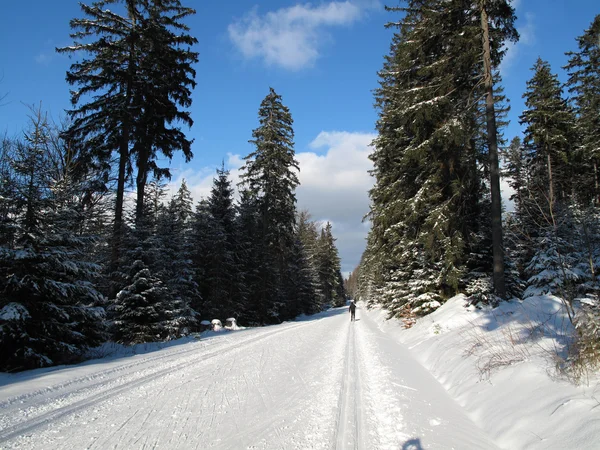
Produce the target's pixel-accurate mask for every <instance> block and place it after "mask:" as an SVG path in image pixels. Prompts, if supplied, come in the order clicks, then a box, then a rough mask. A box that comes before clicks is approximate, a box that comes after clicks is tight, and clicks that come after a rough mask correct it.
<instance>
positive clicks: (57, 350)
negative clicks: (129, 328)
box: [0, 109, 104, 371]
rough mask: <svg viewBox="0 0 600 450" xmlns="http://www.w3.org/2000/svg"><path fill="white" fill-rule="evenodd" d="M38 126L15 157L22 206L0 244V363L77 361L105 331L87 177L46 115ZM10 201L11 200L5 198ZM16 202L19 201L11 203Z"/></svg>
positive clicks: (5, 366)
mask: <svg viewBox="0 0 600 450" xmlns="http://www.w3.org/2000/svg"><path fill="white" fill-rule="evenodd" d="M32 111H33V114H32V116H31V117H30V119H31V127H30V129H29V130H27V132H26V133H25V139H24V142H22V143H20V144H19V145H18V147H17V148H16V149H15V153H14V155H13V157H14V159H13V161H12V162H11V165H12V168H11V172H12V174H13V183H14V187H15V190H14V195H13V196H12V197H11V198H7V199H4V200H5V201H6V202H7V203H8V205H7V204H4V205H3V206H8V207H9V210H11V209H12V206H18V209H12V211H13V212H16V213H17V214H16V216H15V217H14V222H13V227H12V236H11V239H9V240H4V239H3V242H2V243H1V245H0V349H1V350H0V360H1V361H2V364H1V365H0V370H5V371H6V370H7V371H14V370H23V369H31V368H36V367H44V366H49V365H54V364H59V363H68V362H73V361H74V360H76V359H77V358H79V357H80V356H81V354H82V353H83V352H85V350H86V349H87V348H88V347H90V346H94V345H97V344H99V343H100V342H101V341H102V340H103V338H104V336H103V325H104V323H103V321H104V309H103V307H102V306H103V304H104V297H103V296H102V295H101V294H100V293H99V292H98V291H97V290H96V288H95V286H94V281H95V278H96V275H97V272H98V269H99V267H98V266H97V265H95V264H94V263H93V262H91V261H90V260H89V259H88V255H87V254H86V251H87V249H88V248H89V247H90V245H91V244H92V237H91V236H88V235H85V234H83V233H81V230H80V229H79V224H80V223H81V210H80V208H79V198H80V197H81V196H82V195H83V194H84V190H83V189H82V186H81V184H79V183H77V182H74V181H73V180H74V178H73V173H72V171H73V165H72V164H58V165H56V164H53V162H55V161H61V160H62V159H63V158H64V156H65V153H66V150H65V148H64V147H53V146H51V145H49V143H50V141H51V139H52V134H51V133H52V130H51V129H50V127H49V125H48V122H47V121H46V118H45V115H44V114H43V113H42V112H41V110H39V109H38V110H32ZM3 203H4V202H3ZM10 204H12V205H10Z"/></svg>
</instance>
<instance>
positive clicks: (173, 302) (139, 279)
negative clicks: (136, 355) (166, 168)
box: [111, 180, 195, 344]
mask: <svg viewBox="0 0 600 450" xmlns="http://www.w3.org/2000/svg"><path fill="white" fill-rule="evenodd" d="M147 194H148V195H147V196H146V198H145V203H144V212H143V213H142V216H141V217H138V216H137V214H135V213H131V215H130V217H129V218H128V223H129V228H128V230H129V231H128V232H127V233H126V234H125V236H124V243H125V244H126V245H125V249H124V251H123V252H122V260H121V261H120V264H119V266H120V267H122V268H123V269H124V270H126V271H127V272H126V273H122V274H121V275H120V278H121V283H122V284H121V286H122V287H121V289H120V290H119V291H118V293H117V295H116V297H115V298H114V300H113V305H112V308H111V312H112V314H113V316H114V320H113V329H112V334H113V338H114V339H115V341H117V342H121V343H124V344H137V343H141V342H154V341H164V340H171V339H176V338H178V337H180V336H182V335H184V334H185V333H186V331H190V328H193V327H194V326H195V317H194V315H193V313H192V311H191V309H190V307H189V305H188V304H187V301H186V300H187V299H184V298H182V296H181V295H178V292H176V291H175V292H173V291H172V290H170V289H169V288H168V286H167V284H166V283H165V282H164V281H163V280H162V279H161V276H162V277H164V278H167V279H169V280H170V278H171V276H172V273H171V268H169V267H167V264H168V263H169V261H166V260H165V257H166V256H168V255H169V248H168V247H167V243H166V242H165V241H166V239H165V238H164V236H161V234H160V233H159V225H160V224H161V219H162V218H163V217H165V215H166V211H165V210H166V207H165V205H164V203H163V199H164V198H165V196H166V189H165V185H164V184H163V183H161V182H158V181H156V180H153V181H152V182H151V183H150V184H149V185H148V192H147Z"/></svg>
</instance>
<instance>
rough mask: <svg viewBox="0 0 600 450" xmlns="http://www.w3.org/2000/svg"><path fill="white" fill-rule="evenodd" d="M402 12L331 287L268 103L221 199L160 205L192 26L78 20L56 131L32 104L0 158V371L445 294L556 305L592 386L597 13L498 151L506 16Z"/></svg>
mask: <svg viewBox="0 0 600 450" xmlns="http://www.w3.org/2000/svg"><path fill="white" fill-rule="evenodd" d="M401 5H402V6H394V7H387V8H386V9H387V11H388V12H389V17H390V22H389V23H388V24H387V27H388V28H389V29H390V30H391V31H392V32H393V36H392V40H391V44H390V50H389V53H388V54H387V55H386V56H385V57H384V61H383V64H382V68H381V70H380V71H379V72H378V79H379V86H378V87H377V88H376V89H375V92H374V95H375V108H376V111H377V113H378V119H377V122H376V124H375V128H376V131H377V137H376V138H375V140H374V142H373V145H372V153H371V155H370V159H371V161H372V163H373V170H372V172H371V175H372V177H373V181H374V185H373V187H372V189H371V190H370V192H369V195H370V201H371V205H370V211H369V213H368V215H367V217H366V219H367V220H368V221H369V223H370V231H369V233H368V237H367V241H366V249H365V251H364V253H363V255H362V258H361V261H360V264H359V266H358V267H357V268H356V269H355V270H354V271H353V272H352V274H351V275H350V276H349V278H348V279H347V280H343V279H342V274H341V269H340V258H339V255H338V250H337V248H336V245H335V238H334V236H333V230H332V225H331V224H330V223H325V224H322V223H319V222H316V221H313V220H312V219H311V215H310V212H309V211H298V209H297V207H296V194H295V191H296V188H297V187H298V186H299V183H300V182H299V178H298V171H299V170H300V167H299V163H298V161H297V160H296V158H295V150H294V128H293V124H294V122H293V119H292V115H291V112H290V110H289V108H288V107H287V106H285V105H284V103H283V98H282V96H281V95H279V94H278V93H277V92H276V91H275V90H274V89H273V88H270V89H268V93H267V95H266V96H265V97H264V99H263V101H262V103H261V104H260V105H257V106H258V124H257V127H256V128H254V129H253V130H248V136H249V138H250V140H249V142H250V143H251V145H252V147H253V151H252V152H251V153H250V154H248V155H247V156H246V157H245V159H244V165H243V167H242V168H241V181H240V183H239V184H238V185H235V186H234V185H233V183H232V181H231V179H230V174H229V171H228V170H227V169H226V168H225V166H224V165H222V166H221V168H220V169H218V170H217V171H216V174H215V178H214V182H213V186H212V191H211V193H210V195H209V196H207V198H203V199H199V200H198V201H197V202H196V204H194V199H192V196H191V193H190V190H189V189H188V187H187V185H186V183H185V182H183V183H182V184H181V186H180V188H179V190H178V191H177V192H176V193H175V194H174V195H169V193H168V191H167V189H166V183H165V182H166V181H167V180H169V179H170V176H171V172H170V170H169V167H163V166H162V164H163V161H165V160H167V161H169V160H171V158H173V156H174V155H176V154H177V155H180V156H182V157H183V158H185V160H186V161H189V160H191V159H192V157H193V152H192V146H193V145H192V144H193V143H192V141H191V140H190V139H189V138H188V137H187V136H186V134H185V133H184V132H183V131H182V128H181V127H182V126H187V127H190V126H192V125H193V117H192V116H191V114H190V111H189V108H190V106H191V102H192V92H193V90H194V88H195V87H196V71H195V69H194V67H195V65H196V64H197V63H198V60H199V54H198V53H197V52H196V51H195V46H196V45H197V44H198V41H197V39H196V38H195V37H194V36H193V34H192V31H191V30H190V29H189V28H188V26H187V25H186V24H185V19H186V18H187V17H189V16H191V15H193V14H195V11H194V10H193V9H192V8H189V7H185V6H183V5H182V4H181V2H180V1H179V0H99V1H96V2H94V3H91V4H90V5H86V4H81V10H82V11H81V13H82V17H81V18H73V19H72V20H71V21H70V27H71V30H72V32H71V39H72V40H73V44H72V45H69V46H64V47H59V48H57V49H56V51H57V52H58V53H59V54H65V55H69V56H70V57H71V58H72V60H73V61H74V62H73V63H72V64H71V66H70V69H69V70H68V72H67V73H66V82H67V84H68V85H69V86H70V88H71V91H70V93H71V98H70V100H71V105H72V108H71V109H70V110H68V111H67V116H66V119H65V121H64V123H60V124H55V123H53V122H52V121H51V120H49V119H48V117H47V115H46V113H45V112H44V111H43V109H42V107H41V106H40V107H36V106H32V107H31V110H30V114H29V117H28V120H27V123H26V125H25V126H24V127H23V132H22V134H21V135H19V136H16V137H13V136H4V138H3V139H2V141H1V143H0V180H1V184H0V344H1V345H0V361H1V363H0V370H2V371H10V372H12V371H20V370H25V369H31V368H36V367H44V366H50V365H55V364H63V363H69V362H76V361H79V360H81V358H82V357H84V355H85V354H86V351H87V350H88V349H90V348H92V347H94V346H97V345H99V344H101V343H103V342H107V341H114V342H118V343H122V344H126V345H129V344H135V343H142V342H153V341H167V340H172V339H177V338H179V337H182V336H186V335H188V334H191V333H195V332H197V331H198V330H200V327H201V322H202V321H203V320H212V319H214V318H219V319H221V320H224V319H226V318H229V317H233V318H236V320H238V321H239V323H241V324H244V325H249V326H261V325H266V324H274V323H280V322H282V321H285V320H289V319H292V318H294V317H297V316H298V315H300V314H313V313H316V312H319V311H322V310H324V309H326V308H329V307H332V306H341V305H343V304H344V302H345V300H346V297H347V295H348V296H350V297H352V298H355V299H357V300H362V301H364V302H365V303H366V304H367V305H369V306H380V307H383V308H385V309H386V310H387V311H389V317H390V318H398V319H401V320H403V321H404V322H405V323H406V324H407V326H410V324H412V323H414V321H415V320H417V318H418V317H420V316H424V315H427V314H429V313H431V312H433V311H435V310H436V309H437V308H439V307H440V306H441V305H442V304H443V303H444V302H445V301H446V300H448V299H449V298H451V297H453V296H454V295H456V294H458V293H464V294H466V295H467V296H468V298H469V301H470V303H471V304H472V305H478V306H480V307H487V306H490V307H495V306H497V305H498V304H499V303H500V302H503V301H520V300H523V299H526V298H528V297H532V296H539V295H553V296H556V297H557V298H560V301H561V302H562V305H563V307H564V309H565V311H566V312H567V314H568V317H569V319H570V321H571V324H572V325H573V326H574V327H573V329H574V330H575V331H574V336H572V338H573V342H574V345H573V346H572V350H573V351H572V354H570V355H569V362H570V363H572V364H575V365H581V366H586V367H593V368H598V365H599V364H600V330H599V328H600V313H599V304H598V293H599V283H598V282H599V279H598V276H597V275H596V268H597V267H599V266H600V222H599V219H600V215H599V213H598V206H599V204H600V185H599V174H598V161H599V155H600V153H599V152H600V15H598V16H596V17H595V18H590V19H591V21H590V25H589V28H587V29H585V30H581V34H580V35H579V37H578V38H577V39H576V41H575V42H573V49H572V50H571V51H570V52H568V54H567V57H568V64H567V65H566V66H565V67H551V66H550V64H549V63H548V62H547V61H544V60H543V59H541V58H540V59H538V60H537V62H536V63H535V64H534V65H533V67H532V68H531V78H530V79H529V81H528V82H527V86H526V89H525V91H524V92H523V98H524V100H525V105H526V109H525V110H524V111H522V112H521V114H520V118H519V122H520V124H521V126H522V129H523V133H522V136H504V129H505V127H506V113H507V111H508V108H509V107H510V99H508V98H506V97H505V96H504V95H503V88H502V77H501V75H500V70H499V67H500V64H501V62H502V60H503V58H504V56H505V54H506V51H507V48H508V47H507V45H509V44H510V43H515V42H517V41H518V39H519V34H518V32H517V29H516V28H515V20H516V16H515V10H514V8H513V6H511V2H510V1H508V0H450V1H441V0H406V1H403V2H401ZM109 7H110V8H109ZM111 8H112V9H111ZM558 70H561V71H564V72H562V73H564V74H566V76H567V82H566V83H561V82H560V81H559V76H558V72H557V71H558ZM265 91H267V88H265ZM501 181H503V182H505V183H507V184H508V185H509V186H510V187H511V189H512V194H511V197H510V205H511V207H510V208H507V209H505V210H503V206H502V199H501V192H500V183H501Z"/></svg>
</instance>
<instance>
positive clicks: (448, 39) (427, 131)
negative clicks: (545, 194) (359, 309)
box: [365, 0, 516, 311]
mask: <svg viewBox="0 0 600 450" xmlns="http://www.w3.org/2000/svg"><path fill="white" fill-rule="evenodd" d="M406 3H407V7H406V8H388V9H389V10H392V11H401V12H404V13H405V16H404V18H403V19H402V20H401V21H400V22H399V23H396V24H390V25H389V26H391V27H397V28H398V32H397V33H395V34H394V36H393V38H392V45H391V52H390V55H389V56H387V57H386V58H385V62H384V67H383V70H382V71H381V72H380V74H379V75H380V88H379V89H378V90H377V91H376V106H377V107H378V108H379V109H380V117H379V120H378V122H377V129H378V137H377V138H376V139H375V141H374V147H375V149H374V152H373V154H372V155H371V159H372V160H373V163H374V170H373V175H374V176H375V180H376V182H375V186H374V188H373V189H372V190H371V192H370V195H371V199H372V207H371V211H370V214H369V218H370V219H371V221H372V230H371V232H370V239H369V241H368V245H369V246H370V248H368V252H367V253H368V258H367V259H365V263H366V264H370V268H369V270H367V271H365V276H367V274H369V275H368V280H369V283H370V286H371V287H369V291H370V292H373V288H374V289H375V292H377V293H378V294H377V295H381V296H382V302H383V303H384V304H385V306H387V307H389V308H390V309H391V310H392V311H400V309H402V308H404V307H405V306H404V305H408V310H410V309H412V308H418V307H419V306H420V305H421V304H424V303H428V304H431V305H434V304H439V301H440V300H443V299H444V298H445V297H446V296H448V295H452V294H453V293H455V292H457V290H459V289H462V288H464V285H465V283H466V281H467V279H466V277H465V275H466V274H467V273H468V272H469V270H470V268H471V267H472V266H476V265H478V264H479V262H478V261H479V260H480V259H481V254H483V253H484V252H485V245H484V244H485V242H484V240H483V239H482V238H481V236H482V235H483V232H485V230H486V229H487V230H489V229H490V227H489V225H488V223H490V217H489V215H488V216H486V215H485V214H483V213H484V212H485V211H489V206H488V205H489V200H488V198H487V196H488V195H489V193H488V192H487V190H486V187H485V174H486V170H488V169H489V166H488V160H487V155H486V152H487V147H486V145H485V144H484V141H483V139H482V136H485V135H486V134H485V133H486V132H485V131H484V130H483V128H482V125H484V123H482V120H481V117H482V114H481V112H482V109H481V108H482V105H483V104H482V101H481V99H482V98H483V95H484V93H485V92H484V91H483V83H481V79H482V78H483V75H484V70H483V64H482V62H483V60H482V58H481V55H482V51H481V48H482V45H481V43H482V21H481V14H480V8H479V6H481V5H480V4H479V3H478V2H475V1H472V2H466V3H465V2H463V1H450V2H440V1H437V0H425V1H408V2H406ZM487 8H488V9H487V13H488V15H489V29H488V32H489V34H490V35H491V37H492V39H491V48H490V56H491V60H492V67H495V66H497V64H499V62H500V59H501V56H502V51H501V46H502V43H503V42H504V41H505V40H506V39H507V38H511V37H512V36H513V35H514V34H515V33H516V32H515V31H514V27H513V26H512V21H513V20H514V15H513V14H512V9H511V8H510V7H507V3H506V1H499V2H488V3H487ZM496 79H497V77H496ZM495 114H498V111H496V112H495ZM488 248H489V247H488ZM484 259H485V258H484ZM491 269H492V267H491V266H490V267H489V269H486V271H488V272H491ZM436 302H437V303H436Z"/></svg>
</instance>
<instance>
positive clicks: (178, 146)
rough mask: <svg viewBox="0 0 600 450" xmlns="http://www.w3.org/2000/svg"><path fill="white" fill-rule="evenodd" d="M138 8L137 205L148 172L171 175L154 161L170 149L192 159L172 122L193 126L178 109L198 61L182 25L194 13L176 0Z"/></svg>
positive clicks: (155, 0)
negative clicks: (141, 10)
mask: <svg viewBox="0 0 600 450" xmlns="http://www.w3.org/2000/svg"><path fill="white" fill-rule="evenodd" d="M141 4H142V5H143V6H144V8H145V9H146V11H145V14H144V15H143V18H142V20H141V23H140V40H139V42H140V47H141V54H142V59H141V61H140V64H139V73H138V76H139V78H140V80H143V82H144V85H142V86H140V89H139V92H137V96H138V97H137V98H136V103H139V104H141V105H143V112H142V114H141V116H140V117H139V120H138V122H136V127H135V136H134V138H135V144H134V146H133V153H134V154H135V155H136V165H137V170H138V172H137V178H136V187H137V205H143V203H144V188H145V186H146V183H147V178H148V173H149V172H150V171H152V172H153V175H154V177H155V178H158V179H160V178H161V177H162V176H166V177H168V178H169V177H170V172H169V169H168V168H160V167H158V165H157V159H158V158H159V157H161V156H162V157H166V158H168V159H169V160H170V159H171V158H172V157H173V154H174V152H175V151H178V150H181V151H182V153H183V155H184V157H185V160H186V162H189V161H190V159H191V158H192V150H191V144H192V141H191V140H189V139H187V138H186V136H185V134H184V133H183V132H182V131H181V129H180V128H179V126H176V125H174V123H175V124H177V123H183V124H185V125H187V126H189V127H191V126H192V124H193V120H192V118H191V116H190V113H189V111H186V110H184V109H182V108H189V107H190V106H191V104H192V97H191V95H192V92H191V89H193V88H194V87H195V86H196V82H195V81H194V77H195V76H196V72H195V70H194V69H193V67H192V65H193V64H195V63H197V62H198V53H196V52H193V51H192V50H191V47H192V46H193V45H195V44H197V43H198V41H197V39H196V38H194V37H192V36H191V35H190V34H189V33H188V32H189V27H188V26H186V25H185V24H184V23H182V20H183V19H185V18H186V17H188V16H190V15H192V14H195V12H196V11H195V10H194V9H192V8H187V7H183V6H182V5H181V2H180V1H179V0H149V1H145V2H141ZM157 153H160V154H159V155H157ZM141 214H142V209H138V211H137V216H138V217H139V216H140V215H141Z"/></svg>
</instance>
